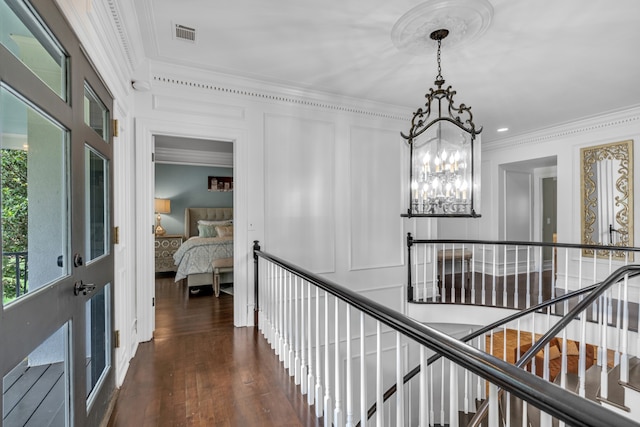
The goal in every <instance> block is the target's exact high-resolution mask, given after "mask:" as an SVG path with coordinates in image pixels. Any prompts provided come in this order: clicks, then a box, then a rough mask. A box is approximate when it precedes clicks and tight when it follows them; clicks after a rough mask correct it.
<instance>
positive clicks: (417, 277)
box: [409, 245, 420, 301]
mask: <svg viewBox="0 0 640 427" xmlns="http://www.w3.org/2000/svg"><path fill="white" fill-rule="evenodd" d="M413 247H414V249H415V254H414V257H413V269H414V277H413V278H412V280H413V282H414V283H415V287H414V288H413V289H414V292H413V300H414V301H418V284H419V283H420V275H419V274H418V264H420V263H419V262H418V258H419V254H420V247H419V246H417V245H415V246H413ZM409 268H411V266H409ZM409 286H413V283H409Z"/></svg>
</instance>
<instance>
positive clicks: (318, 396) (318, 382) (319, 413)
mask: <svg viewBox="0 0 640 427" xmlns="http://www.w3.org/2000/svg"><path fill="white" fill-rule="evenodd" d="M320 366H321V365H320V289H319V288H318V287H316V397H315V402H316V417H318V418H320V417H321V416H322V410H323V408H324V407H323V406H322V404H321V402H322V371H320Z"/></svg>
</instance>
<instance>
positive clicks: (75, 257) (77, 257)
mask: <svg viewBox="0 0 640 427" xmlns="http://www.w3.org/2000/svg"><path fill="white" fill-rule="evenodd" d="M82 263H83V261H82V256H81V255H80V254H74V255H73V266H74V267H80V266H81V265H82Z"/></svg>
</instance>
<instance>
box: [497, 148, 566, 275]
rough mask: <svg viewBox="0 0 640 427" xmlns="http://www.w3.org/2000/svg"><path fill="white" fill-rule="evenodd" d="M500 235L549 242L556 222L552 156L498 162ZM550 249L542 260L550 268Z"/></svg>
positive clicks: (554, 175)
mask: <svg viewBox="0 0 640 427" xmlns="http://www.w3.org/2000/svg"><path fill="white" fill-rule="evenodd" d="M500 172H501V173H500V179H501V187H500V238H501V239H503V240H524V241H538V242H553V239H554V234H555V233H556V223H557V158H556V156H551V157H543V158H538V159H530V160H524V161H520V162H514V163H507V164H503V165H500ZM552 256H553V251H552V249H551V248H545V250H544V251H543V255H542V258H543V259H542V261H543V265H544V266H545V268H547V267H548V268H551V258H552Z"/></svg>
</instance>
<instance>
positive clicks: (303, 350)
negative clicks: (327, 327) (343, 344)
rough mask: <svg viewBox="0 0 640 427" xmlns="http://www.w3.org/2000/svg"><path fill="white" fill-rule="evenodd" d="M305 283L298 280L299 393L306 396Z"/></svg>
mask: <svg viewBox="0 0 640 427" xmlns="http://www.w3.org/2000/svg"><path fill="white" fill-rule="evenodd" d="M304 288H305V281H304V280H302V278H301V279H300V393H301V394H303V395H304V394H307V392H308V391H309V390H308V387H309V386H308V385H307V375H309V369H308V368H307V330H306V329H305V320H306V313H305V310H304V306H305V299H304Z"/></svg>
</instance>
